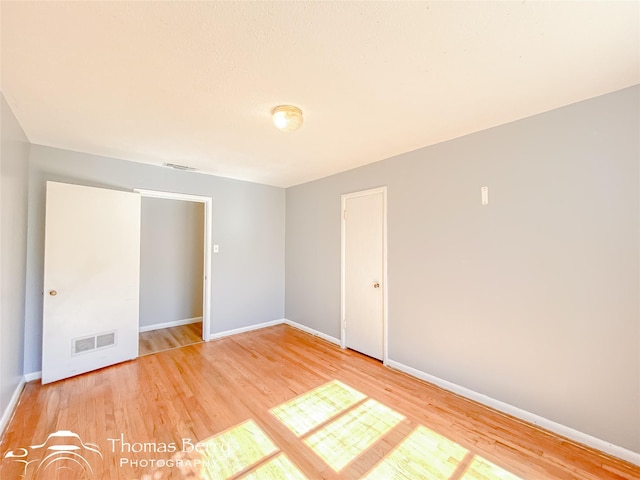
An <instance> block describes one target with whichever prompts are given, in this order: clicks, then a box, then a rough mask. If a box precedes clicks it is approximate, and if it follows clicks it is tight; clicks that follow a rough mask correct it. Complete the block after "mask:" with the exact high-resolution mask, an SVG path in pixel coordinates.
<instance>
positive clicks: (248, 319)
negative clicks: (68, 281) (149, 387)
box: [25, 145, 285, 373]
mask: <svg viewBox="0 0 640 480" xmlns="http://www.w3.org/2000/svg"><path fill="white" fill-rule="evenodd" d="M47 180H53V181H59V182H68V183H77V184H82V185H88V186H96V187H104V188H112V189H122V190H129V191H130V190H132V189H134V188H143V189H150V190H162V191H168V192H177V193H190V194H194V195H206V196H210V197H212V198H213V215H212V216H213V222H212V224H213V232H212V237H213V243H217V244H219V245H220V253H218V254H213V255H212V266H211V268H212V279H211V295H212V297H211V300H212V306H211V332H212V333H216V332H222V331H225V330H230V329H235V328H242V327H246V326H250V325H255V324H258V323H261V322H267V321H271V320H276V319H280V318H282V317H283V316H284V211H285V207H284V200H285V191H284V190H283V189H281V188H276V187H270V186H265V185H258V184H255V183H249V182H241V181H237V180H231V179H226V178H221V177H214V176H211V175H203V174H198V173H194V172H182V171H177V170H172V169H168V168H164V167H158V166H153V165H145V164H139V163H133V162H127V161H124V160H118V159H113V158H105V157H100V156H96V155H89V154H84V153H78V152H71V151H68V150H60V149H56V148H50V147H44V146H40V145H32V146H31V156H30V175H29V236H28V247H27V304H26V319H25V372H26V373H29V372H34V371H39V370H40V369H41V366H40V365H41V361H40V360H41V343H42V288H43V286H42V271H43V249H44V243H43V242H44V238H43V235H44V220H45V210H44V205H45V182H46V181H47Z"/></svg>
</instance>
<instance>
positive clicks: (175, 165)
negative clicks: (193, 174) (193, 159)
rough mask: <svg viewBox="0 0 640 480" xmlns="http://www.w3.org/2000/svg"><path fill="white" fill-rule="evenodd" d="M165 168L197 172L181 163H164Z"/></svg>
mask: <svg viewBox="0 0 640 480" xmlns="http://www.w3.org/2000/svg"><path fill="white" fill-rule="evenodd" d="M162 166H163V167H169V168H174V169H176V170H189V171H191V170H195V168H194V167H189V166H187V165H180V164H179V163H169V162H164V163H163V164H162Z"/></svg>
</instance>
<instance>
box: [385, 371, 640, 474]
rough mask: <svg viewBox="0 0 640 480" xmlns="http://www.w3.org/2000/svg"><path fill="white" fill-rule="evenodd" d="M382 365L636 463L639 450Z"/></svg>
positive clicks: (432, 378)
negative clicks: (628, 448)
mask: <svg viewBox="0 0 640 480" xmlns="http://www.w3.org/2000/svg"><path fill="white" fill-rule="evenodd" d="M386 365H387V366H388V367H391V368H394V369H396V370H399V371H401V372H404V373H407V374H409V375H411V376H412V377H416V378H419V379H421V380H424V381H426V382H429V383H433V384H434V385H437V386H438V387H441V388H443V389H445V390H448V391H450V392H453V393H457V394H458V395H461V396H463V397H466V398H469V399H471V400H474V401H476V402H478V403H481V404H483V405H486V406H488V407H491V408H493V409H495V410H498V411H500V412H503V413H506V414H508V415H511V416H513V417H516V418H519V419H521V420H524V421H525V422H528V423H532V424H533V425H537V426H539V427H541V428H544V429H545V430H549V431H551V432H553V433H556V434H558V435H561V436H563V437H565V438H568V439H569V440H573V441H575V442H577V443H580V444H582V445H586V446H588V447H591V448H595V449H596V450H600V451H601V452H605V453H608V454H609V455H613V456H614V457H617V458H620V459H622V460H626V461H627V462H631V463H633V464H635V465H640V453H637V452H633V451H631V450H627V449H626V448H623V447H619V446H618V445H614V444H612V443H609V442H606V441H605V440H601V439H599V438H596V437H592V436H591V435H588V434H586V433H583V432H580V431H578V430H575V429H573V428H571V427H567V426H566V425H562V424H561V423H557V422H554V421H553V420H549V419H548V418H544V417H541V416H540V415H536V414H535V413H531V412H528V411H526V410H523V409H521V408H518V407H514V406H513V405H510V404H508V403H505V402H501V401H500V400H496V399H495V398H491V397H489V396H487V395H484V394H482V393H478V392H475V391H473V390H471V389H468V388H466V387H463V386H461V385H457V384H455V383H452V382H449V381H447V380H443V379H442V378H439V377H435V376H433V375H430V374H428V373H425V372H423V371H422V370H418V369H416V368H413V367H409V366H407V365H404V364H403V363H400V362H396V361H394V360H388V361H387V362H386Z"/></svg>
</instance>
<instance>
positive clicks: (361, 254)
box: [342, 188, 386, 360]
mask: <svg viewBox="0 0 640 480" xmlns="http://www.w3.org/2000/svg"><path fill="white" fill-rule="evenodd" d="M342 206H343V216H342V218H343V223H342V225H343V228H342V242H343V243H342V246H343V249H342V252H343V253H342V275H343V279H342V285H343V293H342V327H343V344H344V346H346V347H348V348H351V349H353V350H356V351H358V352H361V353H364V354H365V355H369V356H370V357H373V358H377V359H379V360H383V359H384V346H385V293H384V292H385V288H386V285H385V280H386V278H385V273H386V272H385V255H386V240H385V236H386V232H385V223H386V222H385V212H386V188H378V189H374V190H367V191H364V192H358V193H352V194H348V195H343V196H342Z"/></svg>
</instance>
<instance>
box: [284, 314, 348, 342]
mask: <svg viewBox="0 0 640 480" xmlns="http://www.w3.org/2000/svg"><path fill="white" fill-rule="evenodd" d="M282 323H284V324H285V325H289V326H290V327H293V328H297V329H298V330H302V331H303V332H305V333H308V334H310V335H313V336H315V337H319V338H322V339H323V340H326V341H327V342H331V343H334V344H336V345H338V346H340V344H341V343H342V342H341V340H340V339H339V338H336V337H332V336H331V335H327V334H326V333H322V332H320V331H318V330H315V329H313V328H310V327H307V326H306V325H302V324H301V323H298V322H294V321H292V320H288V319H286V318H285V319H283V321H282Z"/></svg>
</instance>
